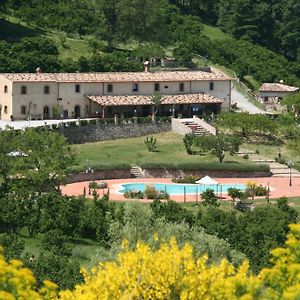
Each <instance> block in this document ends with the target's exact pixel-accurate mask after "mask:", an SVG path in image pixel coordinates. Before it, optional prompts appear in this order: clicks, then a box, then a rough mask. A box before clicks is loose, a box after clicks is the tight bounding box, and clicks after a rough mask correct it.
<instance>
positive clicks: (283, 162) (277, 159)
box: [275, 156, 287, 165]
mask: <svg viewBox="0 0 300 300" xmlns="http://www.w3.org/2000/svg"><path fill="white" fill-rule="evenodd" d="M275 161H277V162H278V163H280V164H282V165H285V164H286V163H287V160H286V159H285V158H284V157H282V156H281V157H275Z"/></svg>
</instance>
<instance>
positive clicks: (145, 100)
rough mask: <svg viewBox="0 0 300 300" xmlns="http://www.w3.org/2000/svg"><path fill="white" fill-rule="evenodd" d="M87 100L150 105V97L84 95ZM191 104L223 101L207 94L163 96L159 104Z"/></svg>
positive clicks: (101, 102)
mask: <svg viewBox="0 0 300 300" xmlns="http://www.w3.org/2000/svg"><path fill="white" fill-rule="evenodd" d="M86 97H87V98H88V99H89V100H92V101H94V102H97V103H98V104H100V105H102V106H122V105H151V104H153V101H152V96H143V95H129V96H96V95H86ZM193 103H195V104H196V103H199V104H200V103H219V104H221V103H223V100H220V99H218V98H215V97H213V96H210V95H207V94H180V95H164V96H162V98H161V104H193Z"/></svg>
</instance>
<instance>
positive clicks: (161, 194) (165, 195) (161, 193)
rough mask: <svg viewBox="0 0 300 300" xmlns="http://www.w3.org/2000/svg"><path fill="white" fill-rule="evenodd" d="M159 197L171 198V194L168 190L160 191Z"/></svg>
mask: <svg viewBox="0 0 300 300" xmlns="http://www.w3.org/2000/svg"><path fill="white" fill-rule="evenodd" d="M157 199H163V200H169V199H170V195H169V193H167V192H166V191H159V193H158V197H157Z"/></svg>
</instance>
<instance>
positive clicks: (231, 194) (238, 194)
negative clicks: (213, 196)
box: [228, 188, 245, 201]
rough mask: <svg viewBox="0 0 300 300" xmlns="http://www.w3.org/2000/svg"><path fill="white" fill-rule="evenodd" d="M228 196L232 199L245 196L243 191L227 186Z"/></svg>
mask: <svg viewBox="0 0 300 300" xmlns="http://www.w3.org/2000/svg"><path fill="white" fill-rule="evenodd" d="M228 196H229V197H231V198H232V201H235V200H236V199H244V198H245V194H244V192H243V191H241V190H240V189H237V188H229V189H228Z"/></svg>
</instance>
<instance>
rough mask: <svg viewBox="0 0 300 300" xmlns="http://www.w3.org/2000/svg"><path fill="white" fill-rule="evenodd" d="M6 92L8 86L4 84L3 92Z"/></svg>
mask: <svg viewBox="0 0 300 300" xmlns="http://www.w3.org/2000/svg"><path fill="white" fill-rule="evenodd" d="M7 92H8V86H7V85H5V86H4V93H7Z"/></svg>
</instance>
